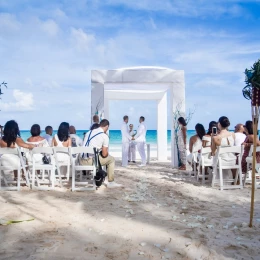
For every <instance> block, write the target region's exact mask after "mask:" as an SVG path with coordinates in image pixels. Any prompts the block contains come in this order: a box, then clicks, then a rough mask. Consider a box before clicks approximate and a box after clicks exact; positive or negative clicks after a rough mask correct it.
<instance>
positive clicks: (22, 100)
mask: <svg viewBox="0 0 260 260" xmlns="http://www.w3.org/2000/svg"><path fill="white" fill-rule="evenodd" d="M13 98H14V100H15V101H14V102H9V103H4V102H3V103H0V108H1V110H2V111H6V112H24V111H32V110H33V109H34V108H33V105H34V99H33V94H32V93H26V92H22V91H20V90H19V89H14V90H13Z"/></svg>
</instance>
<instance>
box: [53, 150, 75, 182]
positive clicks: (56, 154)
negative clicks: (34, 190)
mask: <svg viewBox="0 0 260 260" xmlns="http://www.w3.org/2000/svg"><path fill="white" fill-rule="evenodd" d="M53 151H54V158H55V162H56V166H57V172H58V176H57V177H58V178H59V181H60V184H61V186H62V182H68V181H69V178H70V165H71V159H70V152H69V147H59V146H54V147H53ZM59 155H62V156H64V160H61V159H60V158H59ZM61 167H66V170H67V171H66V173H65V174H62V172H61ZM64 178H65V179H64Z"/></svg>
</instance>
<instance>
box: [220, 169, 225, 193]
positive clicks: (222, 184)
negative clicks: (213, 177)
mask: <svg viewBox="0 0 260 260" xmlns="http://www.w3.org/2000/svg"><path fill="white" fill-rule="evenodd" d="M219 185H220V190H223V186H224V183H223V171H222V168H221V165H220V166H219Z"/></svg>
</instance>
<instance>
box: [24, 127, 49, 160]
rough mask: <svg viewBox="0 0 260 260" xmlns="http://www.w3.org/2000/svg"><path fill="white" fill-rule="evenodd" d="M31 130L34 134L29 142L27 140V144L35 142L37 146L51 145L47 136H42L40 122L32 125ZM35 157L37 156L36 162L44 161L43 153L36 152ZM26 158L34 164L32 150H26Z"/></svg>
mask: <svg viewBox="0 0 260 260" xmlns="http://www.w3.org/2000/svg"><path fill="white" fill-rule="evenodd" d="M30 132H31V135H32V136H31V137H29V138H28V139H27V142H26V143H27V144H33V145H35V146H37V147H49V146H50V145H49V143H48V141H47V140H46V139H45V138H43V137H41V136H40V134H41V128H40V126H39V125H38V124H34V125H32V127H31V131H30ZM34 157H35V161H36V163H40V162H42V155H40V154H35V155H34ZM26 159H27V162H28V164H32V157H31V153H30V152H26Z"/></svg>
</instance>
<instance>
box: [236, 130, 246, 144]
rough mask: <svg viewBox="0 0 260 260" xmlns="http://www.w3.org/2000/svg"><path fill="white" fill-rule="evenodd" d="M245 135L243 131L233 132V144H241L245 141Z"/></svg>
mask: <svg viewBox="0 0 260 260" xmlns="http://www.w3.org/2000/svg"><path fill="white" fill-rule="evenodd" d="M245 139H246V135H245V134H243V133H235V146H241V144H242V143H243V142H244V141H245Z"/></svg>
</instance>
